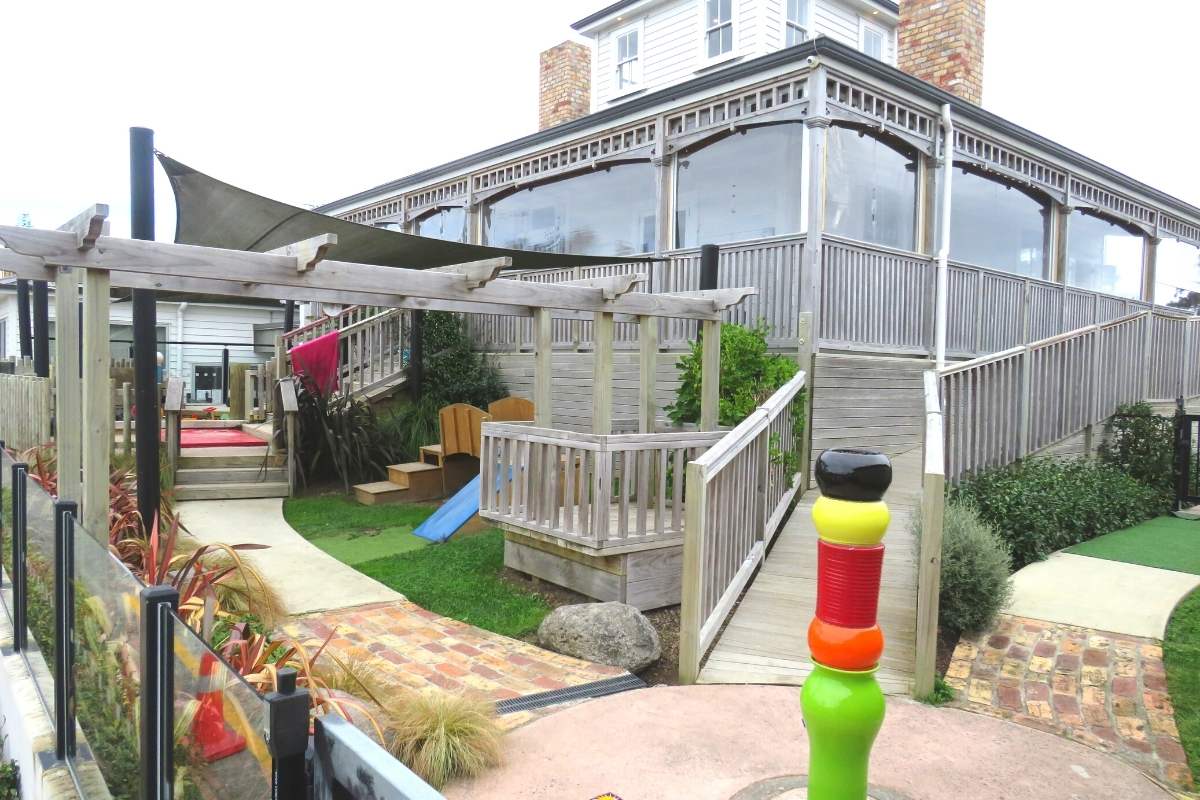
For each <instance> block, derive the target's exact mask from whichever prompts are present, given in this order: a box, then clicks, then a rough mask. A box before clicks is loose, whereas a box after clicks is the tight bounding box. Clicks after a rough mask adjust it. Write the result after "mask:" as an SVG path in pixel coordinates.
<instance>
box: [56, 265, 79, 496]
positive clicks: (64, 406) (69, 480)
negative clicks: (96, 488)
mask: <svg viewBox="0 0 1200 800" xmlns="http://www.w3.org/2000/svg"><path fill="white" fill-rule="evenodd" d="M81 272H82V270H79V269H73V268H71V267H59V268H58V276H57V279H56V280H55V281H54V364H55V374H56V381H55V397H56V398H57V399H56V403H55V409H54V420H55V426H54V442H55V446H56V448H57V450H58V497H59V499H60V500H73V501H74V502H76V503H79V502H80V501H81V500H82V495H83V490H82V489H83V487H82V485H81V483H80V476H79V473H80V469H81V468H82V460H81V457H82V456H81V452H80V446H81V444H82V441H83V433H82V424H81V423H82V416H83V413H82V412H83V409H82V408H81V402H80V401H81V399H82V397H83V383H82V381H81V380H80V378H79V333H80V331H79V285H80V278H81V274H80V273H81Z"/></svg>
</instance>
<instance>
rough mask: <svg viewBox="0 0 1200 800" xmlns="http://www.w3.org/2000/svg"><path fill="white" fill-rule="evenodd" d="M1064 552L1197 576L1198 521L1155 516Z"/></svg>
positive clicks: (1199, 562)
mask: <svg viewBox="0 0 1200 800" xmlns="http://www.w3.org/2000/svg"><path fill="white" fill-rule="evenodd" d="M1066 552H1068V553H1075V554H1076V555H1081V556H1091V557H1092V558H1103V559H1107V560H1109V561H1123V562H1125V563H1126V564H1141V565H1142V566H1145V567H1158V568H1159V569H1170V570H1174V571H1176V572H1188V573H1191V574H1192V575H1200V521H1195V520H1187V519H1180V518H1179V517H1173V516H1169V515H1168V516H1165V517H1156V518H1154V519H1152V520H1148V521H1146V522H1143V523H1142V524H1140V525H1135V526H1134V527H1132V528H1126V529H1125V530H1123V531H1116V532H1114V533H1109V534H1106V535H1104V536H1099V537H1097V538H1095V539H1092V540H1090V541H1087V542H1083V543H1082V544H1077V545H1075V546H1074V547H1068V548H1067V550H1066Z"/></svg>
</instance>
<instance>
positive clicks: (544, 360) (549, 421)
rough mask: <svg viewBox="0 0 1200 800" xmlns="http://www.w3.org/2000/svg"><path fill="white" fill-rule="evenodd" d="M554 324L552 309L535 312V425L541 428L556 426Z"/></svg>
mask: <svg viewBox="0 0 1200 800" xmlns="http://www.w3.org/2000/svg"><path fill="white" fill-rule="evenodd" d="M553 323H554V320H553V319H552V318H551V316H550V309H548V308H539V309H537V310H536V311H534V312H533V341H534V351H533V424H534V425H536V426H537V427H539V428H549V427H552V426H553V425H554V407H553V396H554V366H553V362H552V356H553V349H552V348H553V346H554V329H553Z"/></svg>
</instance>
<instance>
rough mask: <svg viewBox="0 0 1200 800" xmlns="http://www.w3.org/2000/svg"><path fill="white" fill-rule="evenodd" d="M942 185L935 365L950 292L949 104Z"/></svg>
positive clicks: (940, 356)
mask: <svg viewBox="0 0 1200 800" xmlns="http://www.w3.org/2000/svg"><path fill="white" fill-rule="evenodd" d="M942 131H943V139H942V185H941V195H942V196H941V198H940V200H941V206H940V207H941V212H942V217H941V223H940V227H941V236H940V237H939V238H940V239H941V242H940V244H939V245H938V253H937V302H936V312H935V314H936V316H935V318H934V319H935V321H934V349H935V352H936V356H937V368H938V369H942V368H943V367H945V366H946V323H947V320H946V317H947V313H948V308H947V306H948V302H949V294H950V265H949V261H950V182H951V177H952V176H953V174H954V122H953V121H952V120H951V119H950V104H949V103H946V104H945V105H943V106H942Z"/></svg>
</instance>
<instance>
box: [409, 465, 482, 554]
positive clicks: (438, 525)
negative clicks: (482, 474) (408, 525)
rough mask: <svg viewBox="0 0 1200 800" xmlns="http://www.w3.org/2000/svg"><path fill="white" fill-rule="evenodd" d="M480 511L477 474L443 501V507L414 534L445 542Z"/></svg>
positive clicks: (418, 527)
mask: <svg viewBox="0 0 1200 800" xmlns="http://www.w3.org/2000/svg"><path fill="white" fill-rule="evenodd" d="M478 511H479V476H478V475H476V476H475V477H474V478H472V479H471V482H470V483H468V484H467V485H466V486H464V487H462V488H461V489H459V490H458V491H457V492H455V494H454V496H453V497H451V498H450V499H449V500H447V501H446V502H444V503H442V505H441V507H440V508H438V510H437V511H435V512H433V516H431V517H429V518H428V519H426V520H425V521H424V522H422V523H421V524H420V525H418V526H417V529H416V530H415V531H413V535H414V536H420V537H421V538H422V539H428V540H429V541H431V542H444V541H446V540H447V539H449V538H450V537H451V536H453V535H454V532H455V531H456V530H458V529H459V528H461V527H462V526H463V525H464V524H465V523H466V521H467V520H469V519H470V518H471V517H473V516H475V514H476V513H478Z"/></svg>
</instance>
